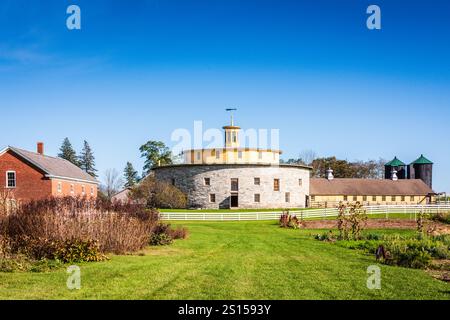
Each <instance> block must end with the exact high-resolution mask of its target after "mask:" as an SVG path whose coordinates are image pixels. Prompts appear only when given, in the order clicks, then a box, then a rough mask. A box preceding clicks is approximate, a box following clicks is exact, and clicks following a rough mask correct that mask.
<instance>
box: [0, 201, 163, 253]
mask: <svg viewBox="0 0 450 320" xmlns="http://www.w3.org/2000/svg"><path fill="white" fill-rule="evenodd" d="M158 219H159V215H158V213H157V212H155V211H148V210H146V209H145V207H144V206H140V205H136V204H122V203H117V202H116V203H112V202H105V201H102V200H98V201H87V200H85V199H80V198H78V199H77V198H50V199H46V200H41V201H32V202H30V203H27V204H25V205H23V206H21V207H20V208H19V210H18V212H16V213H14V214H11V215H9V216H6V217H3V218H2V219H0V233H1V234H3V236H4V238H7V239H9V243H10V246H11V248H10V251H11V252H12V253H17V252H24V253H26V254H28V255H29V256H30V257H33V258H36V259H39V258H40V257H48V256H51V254H52V253H53V252H54V251H52V250H53V249H54V248H53V246H54V245H55V244H58V245H59V246H61V244H64V245H65V248H66V249H67V250H68V251H69V252H74V251H75V247H76V246H78V245H81V246H82V247H83V248H85V250H87V251H91V250H90V249H91V248H92V245H93V244H92V243H94V242H95V243H96V246H98V252H100V253H115V254H124V253H128V252H136V251H139V250H141V249H143V248H144V247H146V246H147V245H148V243H149V239H150V235H151V232H152V230H153V228H154V226H155V225H156V224H157V223H158ZM71 241H72V242H71ZM48 251H50V252H48ZM89 259H91V258H89Z"/></svg>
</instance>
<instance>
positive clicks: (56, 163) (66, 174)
mask: <svg viewBox="0 0 450 320" xmlns="http://www.w3.org/2000/svg"><path fill="white" fill-rule="evenodd" d="M7 151H12V152H13V153H14V154H16V155H17V156H19V157H21V158H23V159H24V160H26V161H28V162H29V163H31V164H32V165H34V166H35V167H37V168H38V169H40V170H42V171H43V172H44V173H45V174H46V176H47V177H48V178H59V179H66V180H77V181H80V182H88V183H96V184H98V181H97V180H96V179H95V178H94V177H92V176H91V175H90V174H88V173H86V172H85V171H83V170H82V169H80V168H79V167H77V166H76V165H74V164H73V163H71V162H69V161H67V160H65V159H62V158H55V157H50V156H46V155H42V154H39V153H35V152H31V151H27V150H22V149H19V148H15V147H11V146H9V147H7V148H6V149H4V150H2V151H0V155H1V154H3V153H5V152H7Z"/></svg>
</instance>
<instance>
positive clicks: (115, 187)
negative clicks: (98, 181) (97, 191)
mask: <svg viewBox="0 0 450 320" xmlns="http://www.w3.org/2000/svg"><path fill="white" fill-rule="evenodd" d="M104 181H105V185H103V186H102V189H103V191H104V193H105V194H106V196H107V197H108V199H111V198H112V197H113V196H114V195H115V194H116V193H117V192H118V191H120V189H121V188H122V186H123V180H122V178H121V176H120V173H119V172H118V171H117V170H116V169H108V170H106V171H105V174H104Z"/></svg>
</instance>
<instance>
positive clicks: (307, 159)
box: [299, 149, 317, 166]
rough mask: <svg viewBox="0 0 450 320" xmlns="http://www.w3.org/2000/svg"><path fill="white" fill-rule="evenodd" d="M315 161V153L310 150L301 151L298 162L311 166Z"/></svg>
mask: <svg viewBox="0 0 450 320" xmlns="http://www.w3.org/2000/svg"><path fill="white" fill-rule="evenodd" d="M316 159H317V153H316V152H315V151H314V150H312V149H308V150H303V151H302V152H300V154H299V160H300V161H301V162H302V163H304V164H305V165H308V166H309V165H311V164H312V163H313V161H314V160H316Z"/></svg>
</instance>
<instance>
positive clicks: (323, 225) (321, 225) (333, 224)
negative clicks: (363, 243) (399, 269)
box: [304, 219, 450, 234]
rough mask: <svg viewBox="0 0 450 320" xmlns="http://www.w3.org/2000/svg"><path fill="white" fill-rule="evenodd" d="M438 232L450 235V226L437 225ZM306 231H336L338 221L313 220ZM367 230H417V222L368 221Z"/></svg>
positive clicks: (400, 220)
mask: <svg viewBox="0 0 450 320" xmlns="http://www.w3.org/2000/svg"><path fill="white" fill-rule="evenodd" d="M434 225H435V226H436V228H437V229H436V231H437V232H439V234H450V226H449V225H446V224H443V223H435V224H434ZM304 226H305V228H306V229H336V228H337V221H336V220H313V221H305V222H304ZM365 228H366V229H412V230H413V229H414V230H415V229H416V228H417V222H416V221H415V220H406V219H368V220H367V221H366V222H365Z"/></svg>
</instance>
